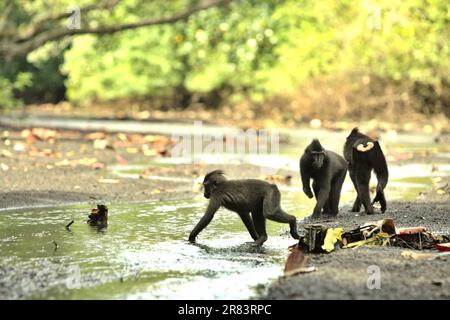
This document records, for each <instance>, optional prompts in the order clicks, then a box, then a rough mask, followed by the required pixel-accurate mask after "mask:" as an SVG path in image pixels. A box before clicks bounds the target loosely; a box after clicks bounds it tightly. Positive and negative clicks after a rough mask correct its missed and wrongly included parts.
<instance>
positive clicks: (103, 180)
mask: <svg viewBox="0 0 450 320" xmlns="http://www.w3.org/2000/svg"><path fill="white" fill-rule="evenodd" d="M98 182H100V183H119V182H120V181H119V180H116V179H98Z"/></svg>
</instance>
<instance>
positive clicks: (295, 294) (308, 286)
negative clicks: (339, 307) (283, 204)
mask: <svg viewBox="0 0 450 320" xmlns="http://www.w3.org/2000/svg"><path fill="white" fill-rule="evenodd" d="M349 210H350V207H349V206H344V207H343V208H342V209H341V211H340V213H339V215H338V217H337V219H335V220H334V221H320V220H319V221H317V223H320V224H323V225H325V226H330V227H342V228H344V230H351V229H353V228H356V227H358V226H359V225H362V224H364V223H366V222H370V221H374V220H375V221H376V220H380V219H384V218H388V217H389V218H393V219H394V220H395V222H396V225H397V226H398V227H415V226H424V227H426V228H427V229H428V230H429V231H430V232H432V233H433V234H445V235H450V204H449V202H448V201H433V202H427V201H413V202H393V203H388V210H387V211H386V212H385V213H384V214H381V213H379V214H375V215H372V216H367V215H364V213H362V212H361V213H360V214H359V216H355V213H353V212H349ZM300 227H301V226H300ZM294 243H295V242H293V244H294ZM407 250H410V249H406V248H398V247H379V246H371V247H368V246H366V247H360V248H357V249H341V250H338V251H335V252H331V253H329V254H308V257H309V259H310V260H309V263H308V265H311V266H315V267H316V268H317V269H318V270H317V271H315V272H312V273H309V274H302V275H297V276H293V277H290V278H280V279H279V280H278V281H276V282H275V283H273V284H271V285H270V286H269V287H268V292H267V295H265V296H263V298H265V299H305V300H309V299H338V300H339V299H389V300H391V299H450V265H449V263H450V256H446V257H441V258H438V259H435V260H431V261H428V260H412V259H407V258H404V257H402V256H401V253H402V252H403V251H407ZM416 252H420V251H416ZM369 266H377V267H379V268H380V269H379V270H380V280H381V288H380V289H368V287H367V280H368V277H369V276H370V275H371V273H368V267H369Z"/></svg>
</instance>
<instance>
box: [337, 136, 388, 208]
mask: <svg viewBox="0 0 450 320" xmlns="http://www.w3.org/2000/svg"><path fill="white" fill-rule="evenodd" d="M344 157H345V159H346V160H347V161H348V164H349V172H350V178H351V179H352V181H353V185H354V186H355V189H356V192H357V196H356V200H355V203H354V204H353V208H352V212H359V211H360V210H361V204H362V205H363V206H364V209H365V212H366V214H373V213H374V209H373V204H374V203H375V202H379V203H380V205H381V212H383V213H384V212H385V211H386V207H387V204H386V198H385V196H384V189H385V188H386V185H387V183H388V178H389V172H388V167H387V163H386V158H385V157H384V154H383V151H382V150H381V147H380V144H379V143H378V141H376V140H374V139H372V138H370V137H368V136H366V135H364V134H362V133H360V132H359V131H358V128H354V129H353V130H352V131H351V132H350V135H349V136H348V137H347V141H346V142H345V145H344ZM372 170H373V171H374V172H375V175H376V176H377V180H378V184H377V193H376V195H375V198H374V199H373V201H372V202H370V192H369V182H370V175H371V172H372Z"/></svg>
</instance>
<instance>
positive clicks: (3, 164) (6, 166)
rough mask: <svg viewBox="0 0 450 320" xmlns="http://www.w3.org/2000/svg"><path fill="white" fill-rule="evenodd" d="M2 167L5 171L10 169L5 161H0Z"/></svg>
mask: <svg viewBox="0 0 450 320" xmlns="http://www.w3.org/2000/svg"><path fill="white" fill-rule="evenodd" d="M0 168H1V169H2V170H3V171H8V170H9V166H8V165H7V164H5V163H3V162H2V163H0Z"/></svg>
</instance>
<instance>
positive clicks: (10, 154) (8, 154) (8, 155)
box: [2, 150, 13, 158]
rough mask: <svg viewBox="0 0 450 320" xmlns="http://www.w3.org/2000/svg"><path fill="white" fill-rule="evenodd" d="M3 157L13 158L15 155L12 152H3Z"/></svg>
mask: <svg viewBox="0 0 450 320" xmlns="http://www.w3.org/2000/svg"><path fill="white" fill-rule="evenodd" d="M2 156H4V157H6V158H12V156H13V154H12V153H11V151H8V150H2Z"/></svg>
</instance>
